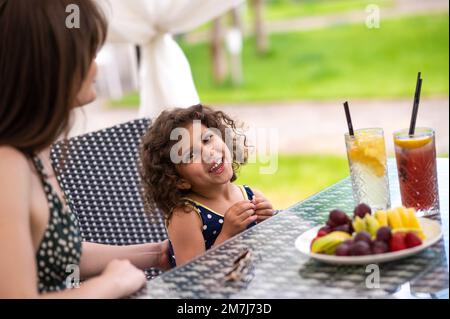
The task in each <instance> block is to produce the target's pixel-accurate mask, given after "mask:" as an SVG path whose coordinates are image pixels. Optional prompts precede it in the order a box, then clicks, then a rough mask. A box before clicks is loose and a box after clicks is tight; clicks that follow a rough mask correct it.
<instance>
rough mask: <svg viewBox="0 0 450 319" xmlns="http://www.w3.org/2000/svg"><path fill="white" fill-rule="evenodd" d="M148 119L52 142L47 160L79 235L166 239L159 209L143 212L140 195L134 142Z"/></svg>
mask: <svg viewBox="0 0 450 319" xmlns="http://www.w3.org/2000/svg"><path fill="white" fill-rule="evenodd" d="M150 124H151V121H150V120H149V119H139V120H135V121H131V122H128V123H124V124H121V125H117V126H114V127H111V128H108V129H104V130H101V131H98V132H94V133H89V134H86V135H82V136H78V137H75V138H71V139H68V140H64V141H61V142H58V143H56V144H55V145H53V147H52V152H51V158H52V165H53V168H54V170H55V172H56V174H57V179H58V182H59V183H60V185H61V188H62V190H63V191H64V193H65V195H66V198H67V201H68V204H69V206H70V208H71V210H72V212H73V213H74V214H76V216H77V217H78V220H79V223H80V228H81V234H82V236H83V239H84V240H86V241H89V242H95V243H101V244H109V245H133V244H140V243H147V242H159V241H162V240H164V239H166V238H167V233H166V228H165V225H164V218H163V215H162V213H160V212H153V213H152V214H151V216H148V215H146V214H145V212H144V205H143V200H142V197H141V194H142V193H141V184H140V176H139V169H138V167H139V165H140V163H139V145H140V142H141V138H142V136H143V135H144V133H145V132H146V131H147V129H148V127H149V125H150ZM157 274H158V272H157V271H152V272H150V275H151V276H155V275H157Z"/></svg>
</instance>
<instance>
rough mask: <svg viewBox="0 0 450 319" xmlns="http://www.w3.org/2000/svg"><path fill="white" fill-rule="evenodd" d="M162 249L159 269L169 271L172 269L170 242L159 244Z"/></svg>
mask: <svg viewBox="0 0 450 319" xmlns="http://www.w3.org/2000/svg"><path fill="white" fill-rule="evenodd" d="M159 245H160V247H161V254H160V256H159V259H158V266H157V268H158V269H160V270H169V269H170V268H171V266H170V263H169V240H168V239H166V240H165V241H162V242H160V243H159Z"/></svg>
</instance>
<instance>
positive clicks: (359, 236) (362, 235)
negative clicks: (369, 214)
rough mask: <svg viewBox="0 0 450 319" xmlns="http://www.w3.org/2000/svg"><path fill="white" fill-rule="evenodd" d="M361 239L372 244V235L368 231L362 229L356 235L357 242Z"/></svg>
mask: <svg viewBox="0 0 450 319" xmlns="http://www.w3.org/2000/svg"><path fill="white" fill-rule="evenodd" d="M360 241H363V242H366V243H367V244H369V245H370V244H371V243H372V237H371V236H370V234H369V233H368V232H365V231H362V232H360V233H358V234H356V236H355V243H356V242H360Z"/></svg>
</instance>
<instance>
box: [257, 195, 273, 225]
mask: <svg viewBox="0 0 450 319" xmlns="http://www.w3.org/2000/svg"><path fill="white" fill-rule="evenodd" d="M252 203H253V204H255V213H256V216H257V217H258V218H257V220H256V221H257V222H258V223H260V222H263V221H265V220H266V219H269V218H270V217H272V216H273V215H274V209H273V207H272V204H271V203H270V202H269V200H268V199H267V198H265V197H264V195H262V194H261V193H260V192H255V196H254V197H253V200H252Z"/></svg>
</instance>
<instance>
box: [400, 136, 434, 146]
mask: <svg viewBox="0 0 450 319" xmlns="http://www.w3.org/2000/svg"><path fill="white" fill-rule="evenodd" d="M432 140H433V138H432V137H431V136H423V137H417V138H408V139H395V145H397V146H400V147H402V148H408V149H412V148H419V147H422V146H424V145H427V144H428V143H430V142H431V141H432Z"/></svg>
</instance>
